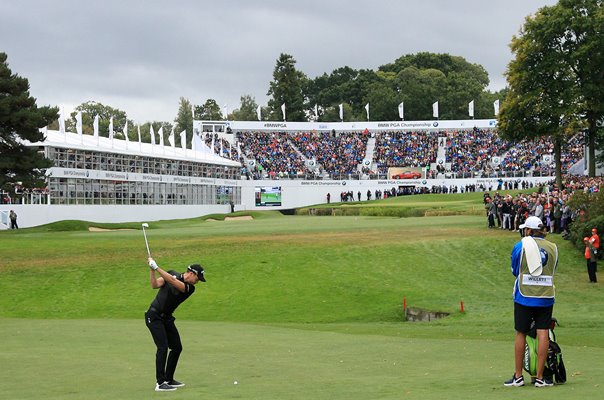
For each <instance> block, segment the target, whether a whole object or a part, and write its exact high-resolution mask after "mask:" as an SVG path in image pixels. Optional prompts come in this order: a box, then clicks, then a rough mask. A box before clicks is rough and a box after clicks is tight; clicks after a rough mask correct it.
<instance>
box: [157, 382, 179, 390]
mask: <svg viewBox="0 0 604 400" xmlns="http://www.w3.org/2000/svg"><path fill="white" fill-rule="evenodd" d="M175 390H176V388H175V387H173V386H170V385H168V382H164V383H162V384H161V385H160V384H159V383H158V384H156V385H155V391H156V392H173V391H175Z"/></svg>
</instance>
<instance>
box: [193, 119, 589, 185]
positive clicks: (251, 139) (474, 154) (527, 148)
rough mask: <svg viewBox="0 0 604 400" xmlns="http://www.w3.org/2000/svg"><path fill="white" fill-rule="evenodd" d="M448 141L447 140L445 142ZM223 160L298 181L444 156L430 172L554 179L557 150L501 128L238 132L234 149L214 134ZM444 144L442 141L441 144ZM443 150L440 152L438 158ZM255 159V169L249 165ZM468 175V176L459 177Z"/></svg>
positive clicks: (567, 151) (566, 154) (566, 156)
mask: <svg viewBox="0 0 604 400" xmlns="http://www.w3.org/2000/svg"><path fill="white" fill-rule="evenodd" d="M371 136H373V137H375V148H374V150H373V159H372V168H373V169H370V168H369V167H368V166H366V165H363V161H364V160H365V157H366V152H367V142H368V139H369V138H370V137H371ZM443 138H444V141H443ZM204 139H205V143H206V144H207V145H208V146H209V147H210V146H212V145H213V149H214V152H216V153H217V154H219V155H221V156H222V157H225V158H229V159H232V160H237V161H240V162H241V164H242V168H246V169H247V171H246V172H248V173H251V174H253V175H254V176H255V177H257V178H262V177H277V178H278V177H290V178H292V177H299V176H301V175H303V176H306V175H307V174H324V173H327V174H330V175H331V174H333V175H345V174H356V173H359V172H360V173H365V174H386V173H387V172H388V169H389V168H391V167H399V168H400V167H403V168H404V167H408V168H420V167H425V166H433V165H434V164H435V163H437V161H440V160H439V157H442V158H444V160H446V162H445V165H440V164H438V165H437V168H431V169H430V170H429V171H428V177H429V178H436V177H437V175H438V174H439V173H441V172H450V173H454V174H458V176H468V175H480V176H496V175H493V174H496V173H497V172H505V173H524V172H526V171H531V172H533V173H545V174H549V173H550V171H551V170H552V169H553V165H554V145H553V142H552V141H551V140H550V139H549V138H547V137H538V138H536V139H534V140H523V141H521V142H518V143H512V142H510V141H507V140H504V139H503V138H501V137H500V136H499V134H498V132H497V130H496V129H479V128H473V129H465V130H439V131H430V130H420V131H392V132H373V133H372V132H368V131H367V130H366V131H364V132H338V133H336V132H290V133H285V132H260V131H258V132H237V133H236V141H235V143H234V144H230V143H228V142H227V141H226V140H224V139H222V138H219V137H218V136H214V137H213V138H212V136H211V135H206V137H205V138H204ZM439 139H440V140H439ZM582 141H583V139H582V135H580V134H577V135H575V136H574V137H573V138H571V140H570V141H569V142H568V144H567V145H565V146H564V147H563V149H562V153H561V162H562V171H563V172H566V171H567V170H568V169H569V168H570V167H572V166H573V165H574V164H576V163H577V162H578V161H579V160H580V159H581V158H582V157H583V143H582ZM439 149H440V153H439ZM248 160H253V161H254V162H255V166H254V167H253V168H252V170H249V169H250V166H249V165H248V164H246V161H248ZM459 174H463V175H459Z"/></svg>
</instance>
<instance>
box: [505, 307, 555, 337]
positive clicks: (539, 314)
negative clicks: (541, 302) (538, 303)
mask: <svg viewBox="0 0 604 400" xmlns="http://www.w3.org/2000/svg"><path fill="white" fill-rule="evenodd" d="M553 309H554V306H548V307H527V306H523V305H522V304H518V303H514V328H515V329H516V330H517V331H518V332H522V333H527V332H528V331H530V330H531V324H532V323H533V321H535V329H549V328H550V325H551V323H552V311H553Z"/></svg>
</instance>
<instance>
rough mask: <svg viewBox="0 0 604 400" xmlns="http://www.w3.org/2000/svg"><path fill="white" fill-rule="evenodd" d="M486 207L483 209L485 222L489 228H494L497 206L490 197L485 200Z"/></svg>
mask: <svg viewBox="0 0 604 400" xmlns="http://www.w3.org/2000/svg"><path fill="white" fill-rule="evenodd" d="M486 202H487V205H486V206H485V209H486V211H487V220H488V221H489V228H495V215H496V214H497V206H495V203H494V202H493V200H492V199H491V198H490V197H487V198H486Z"/></svg>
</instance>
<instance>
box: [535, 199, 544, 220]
mask: <svg viewBox="0 0 604 400" xmlns="http://www.w3.org/2000/svg"><path fill="white" fill-rule="evenodd" d="M534 215H535V217H537V218H539V219H540V220H541V221H543V206H542V205H541V200H539V199H536V200H535V210H534Z"/></svg>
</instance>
